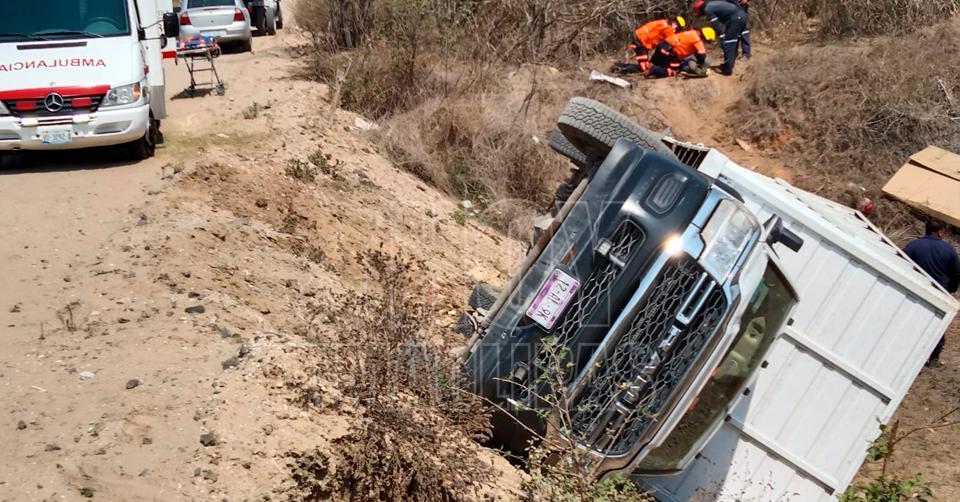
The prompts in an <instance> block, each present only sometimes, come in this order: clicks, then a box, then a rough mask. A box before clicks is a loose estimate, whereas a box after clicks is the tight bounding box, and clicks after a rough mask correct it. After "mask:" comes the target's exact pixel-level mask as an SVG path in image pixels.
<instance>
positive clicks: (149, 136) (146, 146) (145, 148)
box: [128, 116, 160, 160]
mask: <svg viewBox="0 0 960 502" xmlns="http://www.w3.org/2000/svg"><path fill="white" fill-rule="evenodd" d="M159 135H160V128H159V127H158V125H157V121H156V120H154V119H153V117H152V116H151V117H150V126H149V127H148V128H147V132H146V133H144V135H143V137H142V138H140V139H138V140H136V141H134V142H132V143H129V144H128V148H129V149H130V157H132V158H133V160H146V159H149V158H150V157H153V155H154V154H155V153H156V152H157V140H158V139H159Z"/></svg>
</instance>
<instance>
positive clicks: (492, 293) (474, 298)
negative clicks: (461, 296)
mask: <svg viewBox="0 0 960 502" xmlns="http://www.w3.org/2000/svg"><path fill="white" fill-rule="evenodd" d="M499 296H500V290H499V289H497V288H495V287H494V286H493V285H491V284H487V283H485V282H478V283H477V284H476V285H474V286H473V291H471V292H470V298H469V300H467V303H468V304H470V306H471V307H473V308H475V309H483V310H490V307H493V305H494V304H495V303H497V298H498V297H499Z"/></svg>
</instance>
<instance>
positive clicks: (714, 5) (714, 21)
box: [703, 2, 723, 38]
mask: <svg viewBox="0 0 960 502" xmlns="http://www.w3.org/2000/svg"><path fill="white" fill-rule="evenodd" d="M721 7H722V6H721V5H720V2H710V3H708V4H707V6H706V8H704V10H703V12H704V14H705V15H706V17H707V21H708V22H709V23H710V26H713V29H714V31H716V32H717V36H718V37H719V38H723V23H721V22H720V16H719V13H718V12H717V11H718V10H720V8H721Z"/></svg>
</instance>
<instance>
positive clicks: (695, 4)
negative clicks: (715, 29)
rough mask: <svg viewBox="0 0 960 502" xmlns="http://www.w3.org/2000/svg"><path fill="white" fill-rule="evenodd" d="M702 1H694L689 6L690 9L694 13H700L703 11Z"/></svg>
mask: <svg viewBox="0 0 960 502" xmlns="http://www.w3.org/2000/svg"><path fill="white" fill-rule="evenodd" d="M704 3H706V2H704V1H703V0H697V1H696V2H693V6H691V7H690V10H691V11H692V12H693V13H694V14H700V13H702V12H703V7H704V5H703V4H704Z"/></svg>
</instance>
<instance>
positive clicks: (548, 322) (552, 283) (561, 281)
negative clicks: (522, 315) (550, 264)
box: [527, 269, 580, 329]
mask: <svg viewBox="0 0 960 502" xmlns="http://www.w3.org/2000/svg"><path fill="white" fill-rule="evenodd" d="M578 289H580V282H579V281H577V280H576V279H574V278H573V277H570V275H569V274H566V273H564V272H563V271H562V270H560V269H555V270H554V271H553V273H552V274H550V277H549V278H548V279H547V282H545V283H543V286H542V287H541V288H540V292H538V293H537V296H536V297H535V298H534V299H533V302H532V303H531V304H530V308H528V309H527V317H529V318H531V319H533V320H534V321H535V322H536V323H537V324H539V325H540V326H543V327H544V328H545V329H553V325H554V324H556V323H557V319H559V318H560V315H561V314H563V311H564V310H566V309H567V305H569V304H570V300H571V299H573V295H574V294H575V293H576V292H577V290H578Z"/></svg>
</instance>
